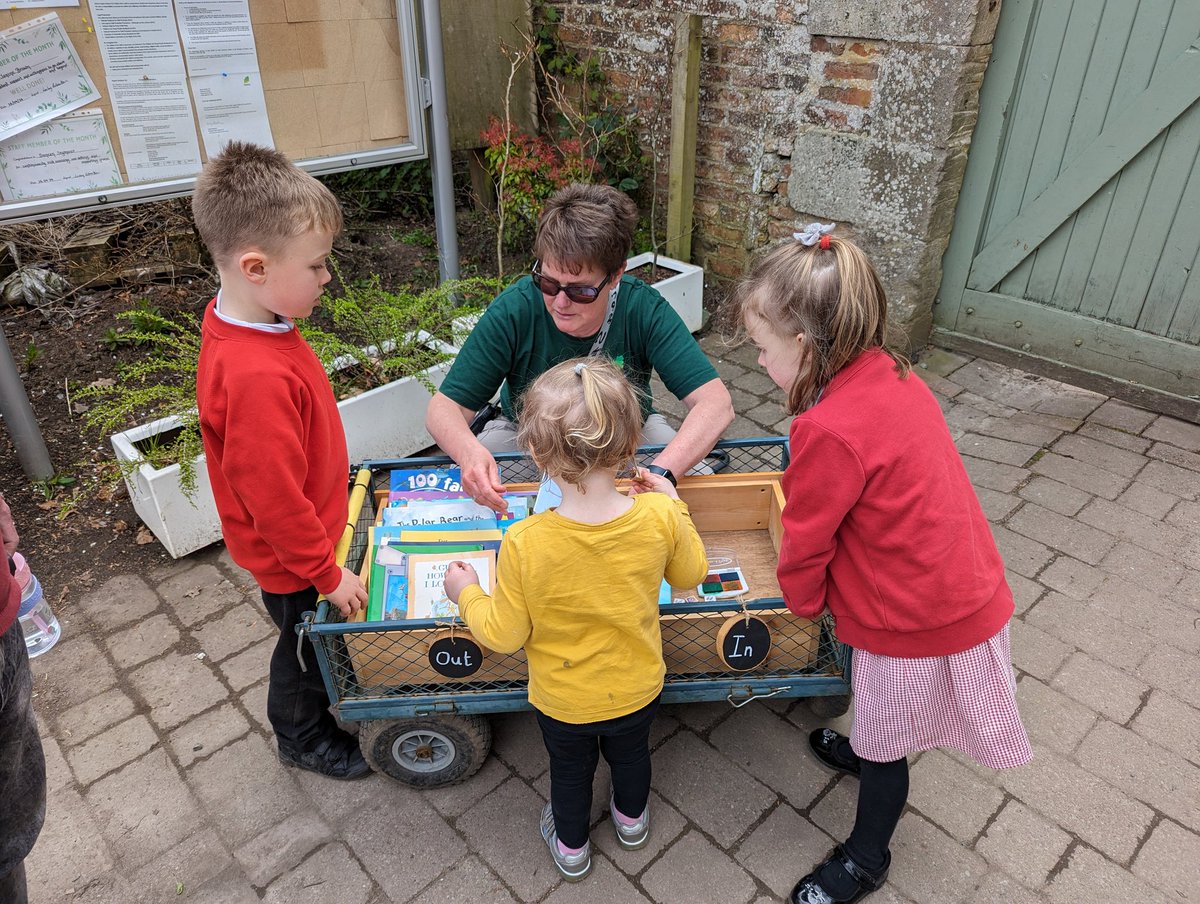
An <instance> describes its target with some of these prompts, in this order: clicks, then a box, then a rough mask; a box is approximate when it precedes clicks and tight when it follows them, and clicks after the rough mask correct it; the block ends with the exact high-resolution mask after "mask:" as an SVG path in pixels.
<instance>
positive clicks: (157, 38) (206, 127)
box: [0, 0, 426, 221]
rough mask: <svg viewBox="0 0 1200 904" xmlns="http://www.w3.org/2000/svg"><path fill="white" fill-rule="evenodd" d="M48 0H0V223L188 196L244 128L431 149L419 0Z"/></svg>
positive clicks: (335, 158)
mask: <svg viewBox="0 0 1200 904" xmlns="http://www.w3.org/2000/svg"><path fill="white" fill-rule="evenodd" d="M9 2H10V3H12V2H13V0H9ZM53 2H54V0H16V2H15V3H14V4H13V5H11V6H10V7H9V8H7V9H3V10H0V221H14V220H19V219H30V218H34V217H38V216H45V215H48V214H52V213H62V212H75V211H80V210H87V209H94V208H96V207H98V206H105V205H111V204H119V203H128V202H131V201H137V200H151V199H155V198H165V197H171V196H175V195H181V194H186V193H187V192H189V191H190V190H191V188H192V186H193V185H194V180H195V175H196V174H197V172H198V171H199V169H200V166H201V165H202V163H203V161H205V160H207V159H208V157H209V155H210V154H215V153H217V152H218V151H219V149H220V147H221V146H223V144H224V143H225V142H226V141H228V140H231V139H235V138H238V139H244V140H250V141H257V142H260V143H267V142H269V143H271V144H273V145H274V146H275V147H276V148H277V149H278V150H280V151H283V152H284V153H285V154H287V155H288V156H289V157H290V158H291V159H293V160H294V161H296V162H297V163H298V164H299V165H300V166H301V167H303V168H304V169H307V170H309V171H310V172H317V173H325V172H335V171H338V170H344V169H351V168H355V167H362V166H374V165H380V164H384V163H391V162H397V161H401V160H411V159H418V158H421V157H424V156H426V139H425V130H424V117H423V107H422V103H421V92H420V91H419V87H420V83H421V80H420V77H419V73H418V60H419V54H418V50H417V38H416V35H417V28H416V11H415V9H414V2H415V0H79V2H78V5H73V6H60V5H48V4H49V3H53Z"/></svg>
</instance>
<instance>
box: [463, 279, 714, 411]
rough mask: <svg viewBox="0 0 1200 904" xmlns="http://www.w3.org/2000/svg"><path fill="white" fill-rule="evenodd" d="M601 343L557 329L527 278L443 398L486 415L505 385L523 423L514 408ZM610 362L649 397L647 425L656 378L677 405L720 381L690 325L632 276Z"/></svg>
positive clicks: (493, 317) (500, 300) (624, 283)
mask: <svg viewBox="0 0 1200 904" xmlns="http://www.w3.org/2000/svg"><path fill="white" fill-rule="evenodd" d="M595 339H596V336H595V334H592V335H591V336H587V337H584V338H582V339H576V338H575V337H573V336H568V335H566V334H565V333H563V332H561V331H560V330H559V329H558V328H557V327H556V326H555V325H554V319H553V318H552V317H551V316H550V312H549V311H547V310H546V303H545V301H544V299H543V296H542V293H541V292H540V291H539V290H538V289H537V287H535V286H534V284H533V279H532V278H531V277H529V276H523V277H521V278H520V279H519V280H517V281H516V282H515V283H513V284H512V285H511V286H509V287H508V288H507V289H505V290H504V291H503V292H501V293H500V294H499V295H498V296H497V297H496V300H495V301H493V302H492V303H491V304H490V305H489V306H488V309H487V310H486V311H485V312H484V314H483V316H482V317H481V318H480V319H479V323H478V324H476V326H475V329H474V330H472V331H471V335H470V336H468V337H467V341H466V342H465V343H463V347H462V350H461V351H460V352H459V353H458V357H457V358H456V359H455V361H454V364H453V365H452V366H451V368H450V372H449V373H448V374H446V378H445V380H444V381H443V382H442V385H441V391H442V393H443V394H444V395H445V396H447V397H448V398H450V399H452V400H453V401H454V402H456V403H458V404H459V405H461V406H463V407H464V408H470V409H472V410H477V409H479V408H482V407H483V406H484V404H485V403H486V402H488V401H489V400H490V399H491V398H492V396H494V395H495V393H496V390H497V389H499V388H500V387H501V385H503V387H504V388H503V390H502V392H501V393H500V404H501V406H502V407H503V409H504V416H505V417H507V418H509V419H510V420H514V421H515V420H516V416H515V413H514V406H513V402H514V400H516V399H519V398H520V396H521V394H522V393H523V392H524V391H525V388H526V387H527V386H528V385H529V384H530V383H531V382H533V380H534V379H535V378H537V377H538V376H539V375H540V374H541V373H542V372H544V371H546V370H549V369H550V368H551V367H553V366H554V365H555V364H559V363H560V362H562V361H566V360H568V359H570V358H579V357H583V356H585V355H587V354H588V353H589V352H590V351H591V348H592V343H593V342H594V341H595ZM603 353H604V355H606V356H607V357H609V358H611V359H612V360H613V361H614V362H615V363H616V364H617V365H618V366H619V367H621V368H622V369H623V370H624V372H625V376H626V377H627V378H628V379H629V381H630V382H631V383H632V384H633V385H634V386H636V387H637V388H638V389H639V390H641V391H642V393H643V397H642V417H643V418H644V417H646V416H647V415H649V414H651V413H652V412H653V411H654V403H653V399H651V397H650V374H651V371H657V372H658V375H659V376H660V377H661V378H662V381H663V383H664V384H665V385H666V387H667V389H668V390H670V392H671V394H672V395H674V396H675V397H676V398H680V399H682V398H684V397H685V396H687V395H690V394H691V393H692V392H693V391H695V390H696V389H698V388H699V387H700V386H703V385H704V384H705V383H707V382H709V381H710V380H715V379H716V378H717V371H716V369H715V368H714V367H713V366H712V363H711V362H710V361H709V360H708V358H707V357H706V356H705V354H704V352H703V351H702V350H701V349H700V346H699V345H698V344H697V342H696V340H695V339H693V338H692V334H691V333H689V332H688V330H687V327H686V326H684V325H683V321H682V320H681V319H680V318H679V315H678V314H677V313H675V310H674V308H672V307H671V306H670V305H669V304H668V303H667V302H666V301H665V300H664V299H663V297H662V296H661V295H659V294H658V292H656V291H655V290H654V289H652V288H651V287H650V286H647V285H646V284H645V283H643V282H642V281H641V280H639V279H634V278H633V277H631V276H625V277H622V279H621V288H620V290H619V291H618V292H617V304H616V310H615V311H614V312H613V322H612V326H611V327H610V328H609V331H608V338H607V339H606V340H605V343H604V350H603Z"/></svg>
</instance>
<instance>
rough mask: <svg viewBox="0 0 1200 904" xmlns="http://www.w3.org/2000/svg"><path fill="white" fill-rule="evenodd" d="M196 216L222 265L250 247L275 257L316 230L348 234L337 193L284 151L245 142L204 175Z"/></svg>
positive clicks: (195, 204) (198, 226)
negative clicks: (293, 239) (303, 236)
mask: <svg viewBox="0 0 1200 904" xmlns="http://www.w3.org/2000/svg"><path fill="white" fill-rule="evenodd" d="M192 215H193V217H194V218H195V220H196V229H197V230H198V231H199V233H200V238H201V239H202V240H203V242H204V244H205V245H206V246H207V247H208V251H209V253H210V254H211V255H212V256H213V260H215V261H216V262H217V264H218V265H221V264H224V263H226V262H228V261H230V260H231V259H232V258H233V257H234V256H235V255H237V254H238V253H239V252H241V251H243V250H245V249H247V248H251V247H257V248H262V249H263V250H265V251H270V252H275V251H278V250H279V249H280V248H281V247H282V246H283V245H284V244H285V243H286V242H287V240H288V239H292V238H295V237H296V236H299V235H303V234H305V233H307V232H310V231H313V230H318V229H319V230H321V231H323V232H328V233H330V234H331V235H337V234H338V233H339V232H341V231H342V208H341V206H340V205H339V204H338V200H337V198H335V197H334V196H333V192H331V191H330V190H329V189H328V188H326V187H325V186H324V185H322V184H321V183H320V182H318V181H317V180H316V179H314V178H313V177H312V176H310V175H309V174H308V173H306V172H304V171H303V170H301V169H300V168H299V167H297V166H296V165H295V164H294V163H292V162H291V161H290V160H288V158H287V157H285V156H284V155H283V154H281V153H280V152H279V151H274V150H271V149H270V148H265V147H261V146H259V145H255V144H250V143H248V142H244V141H231V142H229V144H227V145H226V146H225V149H224V150H223V151H221V153H220V154H218V155H217V156H216V157H213V158H212V159H211V160H209V161H208V164H207V165H206V166H205V167H204V169H203V170H201V171H200V176H199V177H198V178H197V179H196V192H195V194H194V195H192Z"/></svg>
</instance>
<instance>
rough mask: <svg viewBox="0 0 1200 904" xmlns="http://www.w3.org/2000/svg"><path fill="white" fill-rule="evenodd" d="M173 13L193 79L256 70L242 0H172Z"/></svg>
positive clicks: (247, 14)
mask: <svg viewBox="0 0 1200 904" xmlns="http://www.w3.org/2000/svg"><path fill="white" fill-rule="evenodd" d="M175 14H176V16H177V18H178V20H179V33H180V34H181V35H182V36H183V52H184V54H185V56H186V57H187V67H188V74H189V75H191V76H192V77H193V78H196V77H197V76H204V75H225V74H228V75H233V74H235V73H243V74H244V73H257V72H258V52H257V49H256V48H255V46H254V31H253V29H252V28H251V27H250V7H249V5H248V4H247V3H246V0H176V2H175Z"/></svg>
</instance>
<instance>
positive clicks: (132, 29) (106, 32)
mask: <svg viewBox="0 0 1200 904" xmlns="http://www.w3.org/2000/svg"><path fill="white" fill-rule="evenodd" d="M91 7H92V22H93V24H95V26H96V37H97V38H98V39H99V42H100V55H101V56H102V57H104V68H105V71H106V72H107V74H108V78H109V81H110V82H111V81H112V80H113V79H114V78H118V77H137V78H141V77H142V76H150V77H153V76H163V75H183V71H184V70H183V51H181V50H180V49H179V38H178V37H177V36H176V34H175V14H174V11H173V10H172V9H171V0H91Z"/></svg>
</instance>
